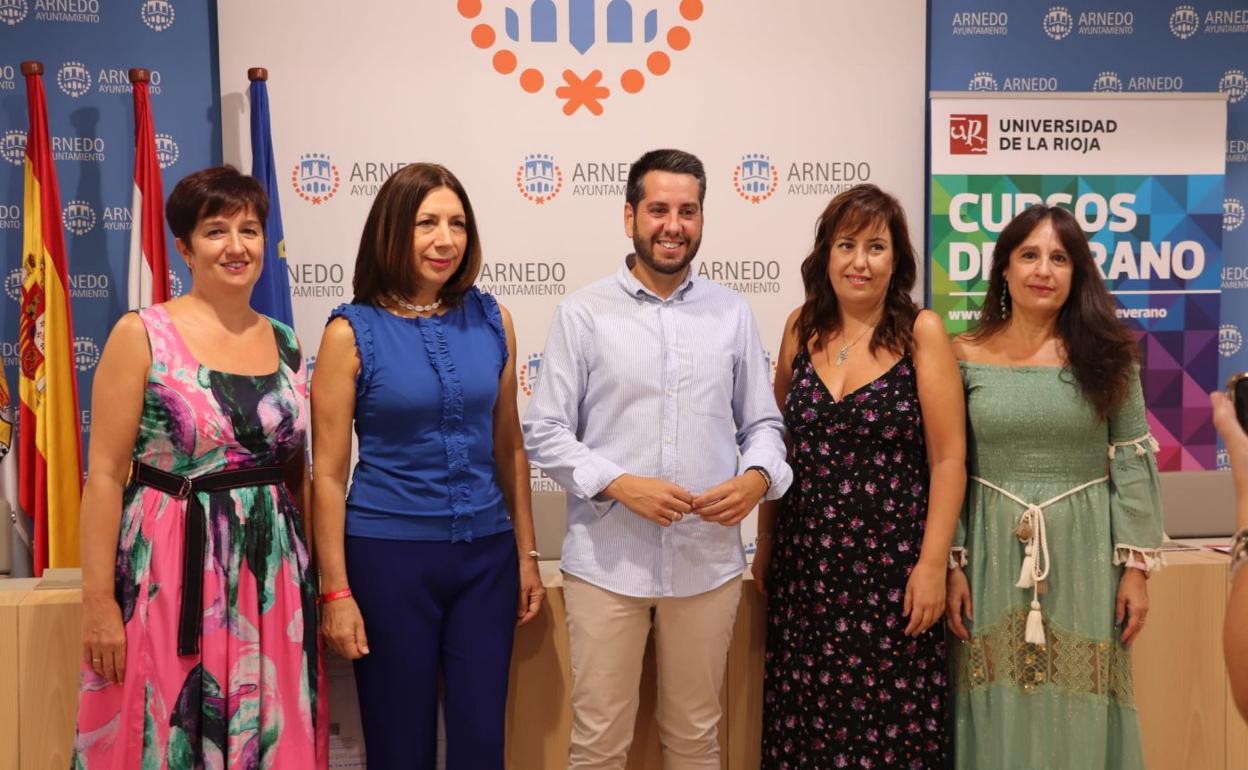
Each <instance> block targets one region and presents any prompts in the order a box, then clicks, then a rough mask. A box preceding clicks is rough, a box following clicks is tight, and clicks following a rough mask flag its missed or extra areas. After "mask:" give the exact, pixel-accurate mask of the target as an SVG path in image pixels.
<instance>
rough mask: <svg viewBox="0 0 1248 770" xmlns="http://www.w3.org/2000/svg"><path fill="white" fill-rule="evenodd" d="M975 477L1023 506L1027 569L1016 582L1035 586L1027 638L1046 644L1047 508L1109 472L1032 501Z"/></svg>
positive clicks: (1017, 532) (1103, 478) (1021, 531)
mask: <svg viewBox="0 0 1248 770" xmlns="http://www.w3.org/2000/svg"><path fill="white" fill-rule="evenodd" d="M971 480H973V481H976V482H979V483H980V484H982V485H984V486H985V487H988V488H989V489H992V490H996V491H997V492H1000V493H1001V494H1002V495H1004V496H1005V497H1008V498H1009V499H1011V500H1013V501H1014V502H1016V503H1018V504H1019V505H1021V506H1022V507H1023V515H1022V516H1021V517H1020V518H1019V520H1018V525H1017V526H1016V527H1015V528H1014V534H1015V535H1016V536H1017V537H1018V539H1019V540H1021V541H1022V542H1023V569H1022V571H1021V572H1020V573H1019V576H1018V582H1017V583H1015V584H1014V585H1016V586H1017V587H1019V588H1030V589H1031V612H1029V613H1027V630H1026V633H1025V635H1024V637H1023V638H1024V640H1025V641H1026V642H1027V643H1028V644H1039V645H1043V644H1044V643H1045V638H1044V618H1043V617H1042V616H1041V614H1040V583H1041V582H1042V581H1043V580H1044V579H1045V578H1047V577H1048V576H1049V566H1050V565H1049V538H1048V535H1047V533H1046V532H1045V523H1044V509H1045V508H1048V507H1049V506H1050V505H1052V504H1053V503H1056V502H1057V501H1059V500H1064V499H1066V498H1067V497H1070V496H1071V495H1073V494H1075V493H1076V492H1082V491H1083V490H1085V489H1087V488H1088V487H1091V486H1096V485H1097V484H1101V483H1103V482H1106V481H1109V476H1101V477H1100V478H1099V479H1092V480H1091V481H1089V482H1086V483H1084V484H1080V485H1079V486H1077V487H1075V488H1073V489H1068V490H1066V491H1065V492H1063V493H1061V494H1060V495H1058V496H1057V497H1052V498H1049V499H1048V500H1045V501H1044V502H1043V503H1029V502H1027V501H1026V500H1023V499H1022V498H1020V497H1018V496H1017V495H1015V494H1013V493H1012V492H1009V491H1007V490H1004V489H1002V488H1001V487H999V486H997V485H996V484H993V483H992V482H991V481H988V480H986V479H982V478H980V477H979V476H971Z"/></svg>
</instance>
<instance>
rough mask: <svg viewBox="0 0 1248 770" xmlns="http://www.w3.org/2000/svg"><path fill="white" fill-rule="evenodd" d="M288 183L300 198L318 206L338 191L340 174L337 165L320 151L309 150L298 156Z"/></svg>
mask: <svg viewBox="0 0 1248 770" xmlns="http://www.w3.org/2000/svg"><path fill="white" fill-rule="evenodd" d="M290 183H291V185H292V186H293V187H294V188H295V192H296V193H298V195H299V197H300V198H303V199H304V200H305V201H307V202H308V203H311V204H312V205H313V206H319V205H321V204H322V203H324V202H325V201H327V200H329V199H330V198H332V197H334V194H335V193H337V192H338V187H339V186H340V185H341V184H342V175H341V174H339V173H338V167H337V166H335V165H334V164H333V162H331V161H330V159H329V155H327V154H325V153H322V152H309V153H306V154H304V155H300V156H299V162H298V163H296V164H295V168H294V169H293V170H292V171H291V173H290Z"/></svg>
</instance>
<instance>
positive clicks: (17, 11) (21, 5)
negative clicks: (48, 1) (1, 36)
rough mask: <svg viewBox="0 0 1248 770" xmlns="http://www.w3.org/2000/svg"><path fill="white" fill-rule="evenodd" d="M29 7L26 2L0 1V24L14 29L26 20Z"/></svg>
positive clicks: (16, 0) (19, 0) (24, 0)
mask: <svg viewBox="0 0 1248 770" xmlns="http://www.w3.org/2000/svg"><path fill="white" fill-rule="evenodd" d="M29 11H30V6H28V5H27V4H26V0H0V22H4V23H5V24H8V25H9V26H10V27H16V26H17V25H18V24H21V23H22V22H23V21H25V20H26V14H27V13H28V12H29Z"/></svg>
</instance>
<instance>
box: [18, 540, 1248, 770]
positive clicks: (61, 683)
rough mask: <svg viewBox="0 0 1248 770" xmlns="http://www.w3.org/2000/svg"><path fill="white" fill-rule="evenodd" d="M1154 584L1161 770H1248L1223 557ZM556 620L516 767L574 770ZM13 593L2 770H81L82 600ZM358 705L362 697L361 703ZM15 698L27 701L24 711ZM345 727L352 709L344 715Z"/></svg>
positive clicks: (733, 682) (519, 703) (535, 658)
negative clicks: (1232, 670) (1226, 634)
mask: <svg viewBox="0 0 1248 770" xmlns="http://www.w3.org/2000/svg"><path fill="white" fill-rule="evenodd" d="M1168 559H1169V562H1170V566H1169V568H1167V569H1166V570H1163V571H1162V572H1160V573H1158V574H1157V575H1155V576H1154V577H1153V578H1152V579H1151V580H1150V581H1149V596H1150V602H1151V605H1152V611H1151V612H1150V614H1149V619H1148V627H1147V628H1146V630H1145V632H1144V634H1143V635H1142V636H1141V638H1140V641H1139V642H1138V643H1137V645H1136V649H1135V652H1134V667H1135V691H1136V702H1137V703H1138V704H1139V709H1140V722H1141V727H1142V730H1143V734H1144V754H1145V758H1146V760H1147V762H1148V767H1149V768H1150V770H1227V769H1228V768H1229V769H1232V770H1248V726H1246V725H1245V724H1244V722H1243V720H1242V719H1240V717H1239V715H1238V713H1237V712H1236V710H1235V707H1234V703H1233V701H1232V700H1231V697H1230V692H1229V688H1228V686H1227V683H1226V673H1225V670H1224V669H1223V665H1222V633H1221V628H1222V617H1223V613H1224V610H1225V606H1226V593H1227V583H1226V563H1227V559H1226V557H1224V556H1221V555H1218V554H1214V553H1211V552H1207V551H1196V552H1184V553H1173V554H1170V555H1169V557H1168ZM542 574H543V578H544V579H545V582H546V584H547V594H546V596H547V607H546V609H545V610H543V612H542V614H541V615H540V616H539V617H538V618H537V619H536V620H535V621H533V622H532V623H530V624H529V625H527V626H525V627H523V628H521V629H520V631H519V632H518V633H517V635H516V646H515V654H514V657H513V660H512V670H511V684H510V687H511V694H510V699H509V701H508V704H507V717H508V743H507V766H508V767H509V768H515V770H563V768H564V767H565V764H566V761H567V751H568V736H569V733H570V730H571V724H572V714H571V707H570V705H569V698H570V692H571V672H570V659H569V651H568V632H567V625H566V623H565V620H564V605H563V591H562V580H561V579H560V575H559V571H558V567H557V565H555V564H554V563H550V562H548V563H543V565H542ZM34 583H35V581H29V580H26V581H17V580H0V693H3V694H4V695H3V697H2V699H0V770H64V768H66V767H68V765H69V750H70V743H71V741H72V739H73V730H74V710H75V708H76V706H77V688H78V655H79V652H78V650H79V647H78V644H79V642H78V639H79V636H78V624H79V618H80V612H81V608H80V604H79V595H78V592H77V591H75V590H54V591H42V590H32V589H33V585H34ZM763 614H764V604H763V600H762V597H761V596H760V595H759V594H758V592H757V591H756V590H755V589H754V586H753V584H752V582H750V581H747V583H746V585H745V586H744V590H743V591H742V594H741V606H740V608H739V610H738V612H737V621H736V628H735V630H734V635H733V642H732V647H731V648H730V649H729V652H728V669H727V674H726V678H725V683H724V694H723V702H724V718H723V720H722V721H721V722H720V744H721V746H722V747H723V762H722V766H723V767H724V768H725V770H754V769H755V768H757V767H758V754H759V741H760V733H761V720H762V670H763V633H764V631H763V629H764V626H763ZM643 681H644V684H643V687H642V699H641V706H640V708H639V710H638V715H637V732H636V740H635V741H634V746H633V750H632V753H631V754H630V756H629V762H628V768H629V770H650V769H652V768H653V769H654V770H657V769H658V768H659V767H660V764H659V749H658V737H657V733H656V731H655V728H654V721H653V709H654V686H653V682H654V664H653V656H652V654H648V655H647V662H646V669H645V673H644V677H643ZM347 692H348V693H349V692H350V690H349V689H348V690H347ZM13 693H16V697H14V695H13ZM331 708H332V710H333V711H334V712H335V714H337V715H342V714H343V710H344V709H345V710H350V709H354V708H355V703H354V702H353V699H352V698H350V697H349V696H348V697H339V698H338V699H337V700H335V701H334V702H333V703H332V704H331Z"/></svg>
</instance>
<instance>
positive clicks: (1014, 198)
mask: <svg viewBox="0 0 1248 770" xmlns="http://www.w3.org/2000/svg"><path fill="white" fill-rule="evenodd" d="M1154 101H1155V104H1152V105H1149V104H1147V103H1145V104H1141V100H1138V99H1132V100H1122V99H1099V98H1089V99H1081V98H1078V97H1076V96H1069V97H1067V98H1065V99H1057V98H1039V99H1028V98H1026V97H1015V98H1012V99H1001V98H996V99H977V98H974V97H970V96H964V95H961V94H958V95H950V94H946V95H939V96H938V95H934V96H933V100H932V170H933V173H932V176H931V185H930V189H929V193H930V203H931V217H930V221H929V230H928V237H929V244H930V254H931V261H930V270H931V272H930V276H931V280H930V284H929V286H930V291H931V306H932V308H933V309H934V310H935V311H936V312H937V313H939V314H940V315H941V316H942V317H943V318H944V319H945V323H946V327H947V328H948V329H949V331H950V332H962V331H965V330H967V329H968V328H970V327H972V326H973V325H974V321H975V319H976V318H978V308H979V306H980V303H981V302H982V299H983V296H984V293H985V291H986V290H987V286H988V282H987V276H988V271H989V269H990V267H991V264H992V259H993V257H994V255H993V246H994V244H995V241H996V238H997V234H998V233H1000V232H1001V230H1002V229H1003V228H1004V227H1005V225H1006V224H1007V223H1008V222H1009V221H1010V219H1012V218H1013V217H1014V216H1015V215H1016V214H1017V213H1019V212H1021V211H1022V210H1024V209H1025V208H1027V207H1028V206H1032V205H1037V204H1042V203H1043V204H1045V205H1051V206H1052V205H1055V206H1061V207H1063V208H1067V209H1069V210H1071V211H1072V212H1073V213H1074V215H1075V218H1076V220H1077V221H1078V222H1079V224H1080V225H1081V227H1082V228H1083V230H1084V232H1085V233H1086V234H1087V236H1088V240H1089V242H1090V245H1091V248H1092V254H1093V258H1094V259H1095V260H1096V263H1097V266H1098V268H1099V269H1100V272H1101V275H1102V276H1103V277H1104V278H1105V280H1106V285H1107V286H1108V288H1109V289H1110V291H1111V292H1113V294H1114V296H1115V299H1117V301H1118V305H1119V307H1118V310H1117V313H1118V317H1119V318H1121V319H1122V320H1123V321H1124V322H1125V323H1126V324H1127V325H1128V326H1130V327H1131V328H1132V329H1133V330H1134V331H1135V332H1136V334H1137V336H1138V337H1139V339H1140V350H1141V354H1142V366H1143V369H1142V381H1143V385H1144V395H1145V400H1146V402H1147V404H1148V408H1149V418H1150V423H1151V425H1152V429H1153V432H1154V434H1155V435H1156V436H1157V439H1158V441H1159V442H1160V443H1161V445H1162V450H1161V452H1160V453H1159V454H1158V464H1159V466H1160V467H1161V468H1162V469H1163V470H1196V469H1203V468H1213V467H1214V466H1215V464H1216V436H1215V435H1214V431H1213V428H1212V425H1211V424H1210V421H1209V419H1210V416H1209V405H1208V396H1207V395H1206V394H1207V393H1208V392H1209V391H1210V390H1214V389H1216V388H1217V386H1218V319H1219V312H1220V299H1221V261H1222V253H1221V252H1222V202H1223V198H1224V182H1225V177H1224V175H1223V174H1222V173H1208V172H1210V171H1213V170H1215V169H1217V168H1218V167H1219V166H1220V165H1221V164H1222V160H1221V144H1222V141H1223V140H1222V139H1221V138H1219V137H1218V136H1217V134H1218V131H1219V130H1221V131H1223V132H1224V126H1225V106H1224V104H1223V103H1222V101H1221V100H1219V99H1204V100H1192V99H1182V100H1174V99H1165V98H1159V99H1155V100H1154ZM1180 112H1181V113H1182V115H1183V116H1184V117H1183V119H1184V120H1185V121H1190V122H1194V123H1197V122H1201V121H1208V124H1207V130H1205V131H1204V132H1203V133H1204V134H1207V135H1206V136H1197V137H1196V138H1195V140H1194V141H1191V137H1189V142H1187V143H1186V144H1185V145H1175V144H1172V143H1170V141H1171V140H1170V137H1162V138H1160V139H1159V140H1158V141H1155V142H1154V141H1153V140H1151V139H1150V132H1149V131H1148V130H1147V129H1148V125H1149V123H1150V122H1155V123H1157V124H1162V123H1167V122H1168V121H1174V120H1175V119H1176V117H1177V116H1178V114H1179V113H1180ZM1219 116H1220V117H1219ZM1163 151H1164V154H1162V153H1163ZM1046 166H1047V167H1049V168H1051V169H1052V172H1051V173H1034V172H1035V171H1036V170H1037V169H1038V168H1042V167H1046ZM1183 166H1186V167H1187V168H1188V169H1189V171H1190V173H1152V174H1150V173H1121V172H1123V171H1127V170H1129V169H1134V170H1136V171H1146V170H1148V169H1157V170H1161V171H1165V172H1174V171H1177V170H1180V169H1181V168H1182V167H1183ZM1073 168H1086V169H1087V170H1088V171H1090V172H1092V173H1082V174H1081V173H1062V172H1064V171H1068V170H1070V169H1073ZM1011 169H1020V170H1023V171H1025V172H1030V173H1009V171H1010V170H1011ZM951 171H956V172H957V173H948V172H951ZM970 171H974V173H968V172H970ZM1110 171H1113V172H1119V173H1106V172H1110Z"/></svg>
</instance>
